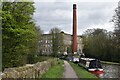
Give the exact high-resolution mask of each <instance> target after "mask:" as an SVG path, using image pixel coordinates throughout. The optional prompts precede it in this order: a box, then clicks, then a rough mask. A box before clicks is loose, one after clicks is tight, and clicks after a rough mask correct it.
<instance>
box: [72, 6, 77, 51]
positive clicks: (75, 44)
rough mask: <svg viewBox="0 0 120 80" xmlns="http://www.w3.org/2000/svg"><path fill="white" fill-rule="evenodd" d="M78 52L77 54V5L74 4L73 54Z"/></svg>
mask: <svg viewBox="0 0 120 80" xmlns="http://www.w3.org/2000/svg"><path fill="white" fill-rule="evenodd" d="M76 52H77V18H76V4H73V35H72V53H76Z"/></svg>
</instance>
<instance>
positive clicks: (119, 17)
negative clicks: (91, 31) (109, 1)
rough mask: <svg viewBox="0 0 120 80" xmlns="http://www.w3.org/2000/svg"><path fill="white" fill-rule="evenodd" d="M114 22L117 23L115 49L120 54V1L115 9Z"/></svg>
mask: <svg viewBox="0 0 120 80" xmlns="http://www.w3.org/2000/svg"><path fill="white" fill-rule="evenodd" d="M112 22H114V25H115V29H114V34H115V39H114V40H115V43H114V44H115V47H116V48H115V49H116V53H117V54H118V55H119V56H120V1H119V2H118V7H117V8H116V9H115V15H114V16H113V19H112Z"/></svg>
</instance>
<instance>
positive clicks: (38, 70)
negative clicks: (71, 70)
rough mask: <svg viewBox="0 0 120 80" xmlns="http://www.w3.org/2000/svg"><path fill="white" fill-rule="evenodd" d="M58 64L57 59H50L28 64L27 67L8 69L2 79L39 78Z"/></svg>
mask: <svg viewBox="0 0 120 80" xmlns="http://www.w3.org/2000/svg"><path fill="white" fill-rule="evenodd" d="M55 64H57V59H48V60H47V61H43V62H38V63H36V64H27V65H26V66H22V67H16V68H7V69H5V70H4V71H3V73H2V78H39V77H40V75H41V74H43V73H45V72H46V71H47V70H48V69H49V68H50V67H51V66H53V65H55Z"/></svg>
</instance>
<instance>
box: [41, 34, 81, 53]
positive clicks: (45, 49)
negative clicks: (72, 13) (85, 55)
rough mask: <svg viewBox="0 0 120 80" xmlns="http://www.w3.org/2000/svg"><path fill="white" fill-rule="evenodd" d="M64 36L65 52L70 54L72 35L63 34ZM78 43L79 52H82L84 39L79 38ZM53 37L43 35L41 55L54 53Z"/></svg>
mask: <svg viewBox="0 0 120 80" xmlns="http://www.w3.org/2000/svg"><path fill="white" fill-rule="evenodd" d="M60 34H62V36H63V42H64V52H68V48H69V49H71V46H72V35H71V34H67V33H64V32H61V33H60ZM77 40H78V41H77V42H78V52H79V51H80V52H82V49H83V43H82V37H81V36H77ZM52 52H53V51H52V35H51V34H43V35H42V38H41V40H40V41H39V53H41V54H42V55H50V54H51V53H52Z"/></svg>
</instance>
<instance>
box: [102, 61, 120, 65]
mask: <svg viewBox="0 0 120 80" xmlns="http://www.w3.org/2000/svg"><path fill="white" fill-rule="evenodd" d="M100 62H101V63H103V64H112V65H120V63H116V62H108V61H100Z"/></svg>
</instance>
